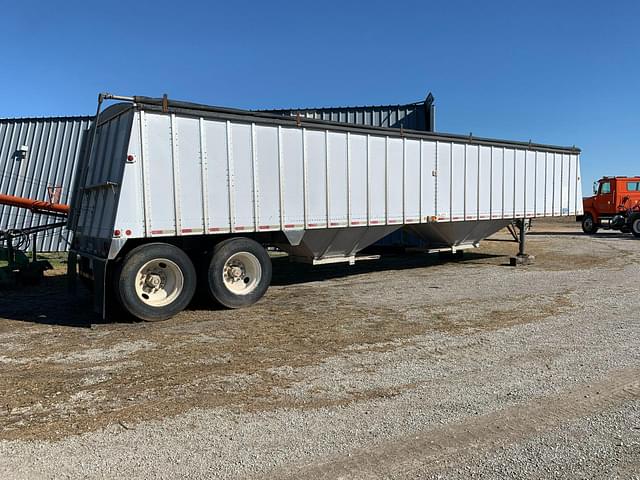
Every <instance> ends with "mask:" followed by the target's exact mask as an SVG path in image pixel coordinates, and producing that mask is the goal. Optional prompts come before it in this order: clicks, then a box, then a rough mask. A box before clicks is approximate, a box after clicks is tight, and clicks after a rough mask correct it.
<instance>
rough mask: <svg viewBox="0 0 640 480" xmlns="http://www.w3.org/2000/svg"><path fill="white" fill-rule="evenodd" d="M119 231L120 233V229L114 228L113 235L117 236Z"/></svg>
mask: <svg viewBox="0 0 640 480" xmlns="http://www.w3.org/2000/svg"><path fill="white" fill-rule="evenodd" d="M121 233H122V232H121V231H120V230H114V231H113V236H114V237H119V236H120V234H121Z"/></svg>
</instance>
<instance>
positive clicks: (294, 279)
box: [271, 252, 504, 286]
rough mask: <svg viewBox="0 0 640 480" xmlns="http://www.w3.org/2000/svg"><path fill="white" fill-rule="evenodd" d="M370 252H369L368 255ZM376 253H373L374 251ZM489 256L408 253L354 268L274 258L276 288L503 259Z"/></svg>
mask: <svg viewBox="0 0 640 480" xmlns="http://www.w3.org/2000/svg"><path fill="white" fill-rule="evenodd" d="M367 253H369V252H367ZM371 253H373V252H371ZM503 256H504V255H494V254H487V253H476V252H465V253H464V255H463V256H462V257H459V258H456V257H455V256H454V255H442V256H441V255H434V254H424V253H405V254H397V253H396V254H389V255H384V256H383V257H381V258H380V259H379V260H362V261H359V262H356V263H355V264H354V265H349V264H348V263H334V264H329V265H308V264H301V263H293V262H290V261H289V259H288V258H287V257H280V258H274V259H272V263H273V279H272V280H271V284H272V285H274V286H286V285H294V284H301V283H309V282H319V281H324V280H331V279H335V278H343V277H348V276H351V275H360V274H366V273H373V272H385V271H393V270H411V269H417V268H424V267H430V266H437V265H443V264H445V263H450V262H456V263H473V262H474V261H479V260H487V259H492V258H499V257H503Z"/></svg>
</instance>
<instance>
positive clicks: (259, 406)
mask: <svg viewBox="0 0 640 480" xmlns="http://www.w3.org/2000/svg"><path fill="white" fill-rule="evenodd" d="M527 242H528V244H527V245H528V251H529V253H531V254H534V255H535V256H536V260H535V263H534V264H533V265H530V266H526V267H517V268H513V267H509V266H508V260H509V256H510V255H512V254H514V253H515V252H516V251H517V244H515V243H513V242H512V241H510V237H509V235H508V234H507V233H506V232H500V233H499V234H497V235H495V236H494V237H492V238H491V239H489V240H487V241H485V242H483V243H482V245H481V247H480V248H479V249H476V250H474V251H472V252H467V253H465V255H464V257H463V258H462V259H461V260H452V259H443V258H440V257H439V256H437V255H424V254H419V253H405V254H399V253H394V254H389V255H385V256H383V258H382V259H381V260H379V261H368V262H361V263H358V264H356V265H355V266H347V265H331V266H322V267H310V266H305V265H298V264H290V263H289V262H288V261H287V259H286V258H277V259H274V280H273V286H272V287H271V288H270V290H269V291H268V293H267V295H266V297H265V298H264V299H263V300H262V301H261V302H259V303H258V304H257V305H255V306H253V307H251V308H248V309H245V310H240V311H227V310H220V309H215V308H214V309H213V310H212V309H211V306H210V305H208V304H207V302H206V301H205V300H202V299H199V300H196V301H195V302H194V304H193V305H192V306H191V307H190V309H189V310H187V311H185V312H183V313H182V314H180V315H179V316H178V317H176V318H174V319H171V320H169V321H165V322H160V323H149V324H147V323H138V322H132V321H131V320H130V319H122V321H120V322H113V323H104V322H102V321H100V320H99V319H98V318H97V317H96V316H94V315H92V314H90V313H88V312H90V311H91V299H90V296H89V294H88V293H87V292H86V291H84V290H80V291H79V294H78V296H76V297H71V296H69V295H68V294H67V290H66V282H65V279H64V270H63V267H62V266H57V267H56V269H54V270H53V271H52V272H48V274H47V277H46V278H45V281H44V282H43V283H42V285H39V286H36V287H30V288H24V289H21V290H11V291H9V290H4V291H0V428H1V429H0V441H1V442H0V477H1V478H57V477H58V475H62V474H64V476H68V477H70V478H83V477H87V476H94V475H95V476H100V477H104V478H118V477H120V478H122V476H125V477H129V478H134V477H135V478H172V477H173V478H175V477H176V476H183V477H188V478H274V477H290V478H474V477H477V478H514V477H520V478H550V477H553V476H557V477H559V478H603V477H602V475H604V476H606V477H608V478H639V477H638V475H639V473H638V472H640V354H639V350H640V299H639V298H638V297H639V296H638V287H637V285H638V281H640V255H638V254H639V253H640V240H636V239H634V238H633V237H632V236H631V235H623V234H617V233H608V232H605V233H601V234H598V235H596V236H593V237H587V236H584V235H583V234H582V233H581V232H580V231H579V226H577V224H575V223H569V222H538V221H536V222H535V223H534V226H533V229H532V232H531V233H530V235H529V236H528V238H527ZM87 445H92V449H91V451H89V449H85V447H86V446H87ZM139 445H145V448H144V449H140V448H138V446H139ZM196 446H197V447H196ZM207 446H208V447H207ZM202 449H204V450H202ZM98 450H102V451H108V452H109V455H105V456H100V455H98V457H99V458H98V457H96V455H97V454H96V453H95V452H96V451H98ZM132 452H136V453H135V454H132ZM145 452H146V453H145ZM196 454H197V455H198V456H197V458H196V457H194V455H196ZM36 458H37V459H38V460H36ZM168 458H169V459H170V460H167V459H168ZM554 472H555V473H554ZM547 475H548V476H547Z"/></svg>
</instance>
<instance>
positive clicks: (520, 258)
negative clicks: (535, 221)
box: [509, 218, 535, 267]
mask: <svg viewBox="0 0 640 480" xmlns="http://www.w3.org/2000/svg"><path fill="white" fill-rule="evenodd" d="M517 227H518V254H517V255H516V256H515V257H511V258H510V259H509V264H510V265H511V266H512V267H515V266H518V265H530V264H532V263H533V261H534V260H535V257H534V256H533V255H529V254H528V253H525V242H526V239H527V228H526V227H527V224H526V220H525V219H524V218H523V219H521V220H518V221H517Z"/></svg>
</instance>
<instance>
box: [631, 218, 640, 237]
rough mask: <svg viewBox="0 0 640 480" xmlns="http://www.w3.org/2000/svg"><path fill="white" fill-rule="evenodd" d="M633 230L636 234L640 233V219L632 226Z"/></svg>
mask: <svg viewBox="0 0 640 480" xmlns="http://www.w3.org/2000/svg"><path fill="white" fill-rule="evenodd" d="M631 228H632V229H633V231H634V232H635V233H640V218H637V219H635V220H634V221H633V223H632V224H631Z"/></svg>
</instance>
